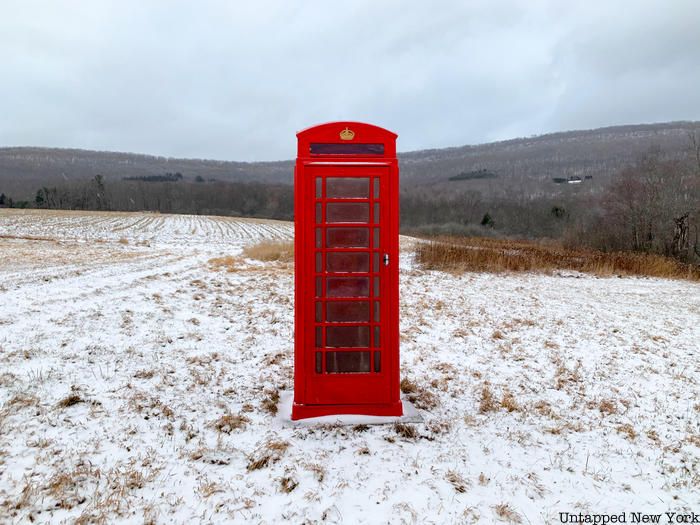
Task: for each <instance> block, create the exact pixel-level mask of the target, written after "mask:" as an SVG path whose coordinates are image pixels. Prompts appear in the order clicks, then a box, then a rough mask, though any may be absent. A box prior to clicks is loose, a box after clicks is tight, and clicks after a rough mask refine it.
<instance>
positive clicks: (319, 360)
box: [316, 352, 377, 374]
mask: <svg viewBox="0 0 700 525" xmlns="http://www.w3.org/2000/svg"><path fill="white" fill-rule="evenodd" d="M375 354H376V352H375ZM375 359H376V358H375ZM322 362H323V354H322V353H321V352H316V373H317V374H320V373H321V371H322V370H323V368H322V367H321V364H322ZM374 368H375V372H376V368H377V364H376V363H375V364H374Z"/></svg>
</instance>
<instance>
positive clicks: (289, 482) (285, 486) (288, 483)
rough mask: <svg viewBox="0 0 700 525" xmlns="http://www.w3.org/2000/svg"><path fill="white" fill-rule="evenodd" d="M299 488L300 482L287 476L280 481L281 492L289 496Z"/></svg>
mask: <svg viewBox="0 0 700 525" xmlns="http://www.w3.org/2000/svg"><path fill="white" fill-rule="evenodd" d="M298 486H299V482H298V481H297V480H296V479H294V478H293V477H291V476H285V477H283V478H281V479H280V490H281V491H282V492H284V493H285V494H289V493H290V492H292V491H293V490H294V489H295V488H297V487H298Z"/></svg>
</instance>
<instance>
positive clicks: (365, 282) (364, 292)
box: [326, 277, 369, 297]
mask: <svg viewBox="0 0 700 525" xmlns="http://www.w3.org/2000/svg"><path fill="white" fill-rule="evenodd" d="M326 285H327V286H328V289H327V290H326V293H327V294H328V297H369V278H368V277H328V278H327V279H326Z"/></svg>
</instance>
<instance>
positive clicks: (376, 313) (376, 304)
mask: <svg viewBox="0 0 700 525" xmlns="http://www.w3.org/2000/svg"><path fill="white" fill-rule="evenodd" d="M379 311H380V308H379V301H375V302H374V322H375V323H378V322H379V321H381V319H379Z"/></svg>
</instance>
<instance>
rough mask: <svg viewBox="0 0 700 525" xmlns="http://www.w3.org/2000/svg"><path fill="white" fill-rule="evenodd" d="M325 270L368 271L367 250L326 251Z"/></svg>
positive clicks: (341, 271) (342, 271)
mask: <svg viewBox="0 0 700 525" xmlns="http://www.w3.org/2000/svg"><path fill="white" fill-rule="evenodd" d="M326 271H327V272H332V273H359V272H369V254H368V253H367V252H327V253H326Z"/></svg>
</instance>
